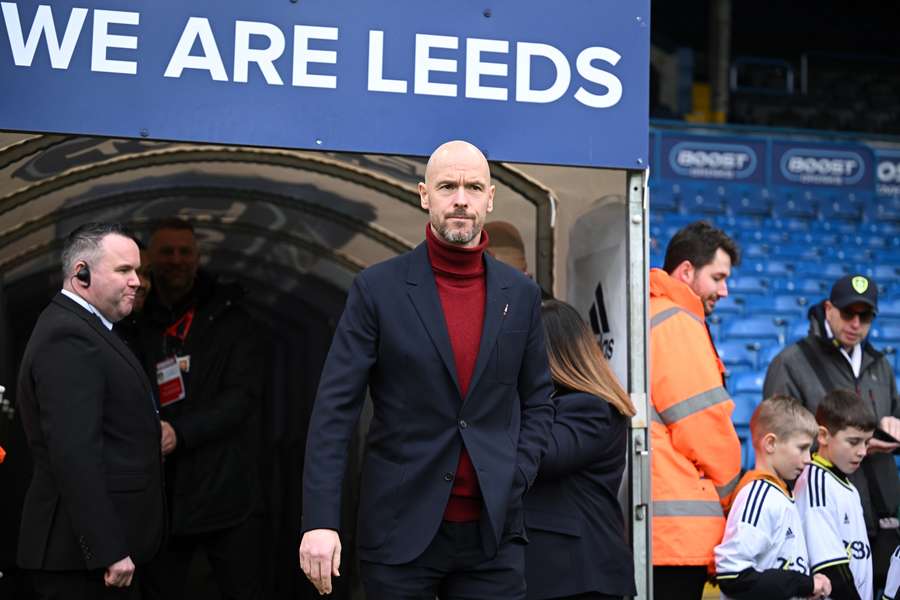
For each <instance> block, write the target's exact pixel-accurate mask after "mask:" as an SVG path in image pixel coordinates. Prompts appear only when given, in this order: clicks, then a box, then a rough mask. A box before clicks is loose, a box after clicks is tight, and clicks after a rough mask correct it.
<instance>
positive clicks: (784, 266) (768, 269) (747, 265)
mask: <svg viewBox="0 0 900 600" xmlns="http://www.w3.org/2000/svg"><path fill="white" fill-rule="evenodd" d="M737 271H738V274H741V275H769V276H773V275H774V276H778V275H787V274H788V273H791V272H792V271H793V264H790V263H787V262H785V261H783V260H776V259H769V260H758V259H748V260H745V261H743V262H742V263H741V266H740V267H738V269H737Z"/></svg>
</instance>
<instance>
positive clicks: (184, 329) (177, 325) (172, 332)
mask: <svg viewBox="0 0 900 600" xmlns="http://www.w3.org/2000/svg"><path fill="white" fill-rule="evenodd" d="M193 322H194V308H189V309H188V311H187V312H186V313H184V314H183V315H182V316H181V318H180V319H178V320H177V321H175V322H174V323H172V324H171V325H169V327H168V328H166V331H165V336H166V337H173V338H177V339H178V340H180V341H181V343H182V344H184V340H186V339H187V336H188V332H190V330H191V324H192V323H193Z"/></svg>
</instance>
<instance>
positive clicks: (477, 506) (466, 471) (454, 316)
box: [425, 224, 488, 522]
mask: <svg viewBox="0 0 900 600" xmlns="http://www.w3.org/2000/svg"><path fill="white" fill-rule="evenodd" d="M425 239H426V240H427V241H428V258H429V260H430V261H431V270H432V271H433V272H434V282H435V283H436V284H437V291H438V296H439V297H440V299H441V307H442V308H443V309H444V320H445V321H446V323H447V333H449V334H450V346H451V347H452V348H453V359H454V362H455V364H456V377H457V380H456V383H457V385H458V386H459V393H460V396H461V397H460V402H462V401H463V400H465V397H466V393H467V392H468V391H469V382H470V381H471V379H472V372H473V371H474V370H475V360H476V359H477V358H478V349H479V348H480V347H481V330H482V326H483V325H484V301H485V281H484V259H483V254H484V249H485V248H487V245H488V235H487V232H486V231H484V232H482V234H481V243H480V244H478V245H477V246H476V247H474V248H463V247H461V246H455V245H452V244H448V243H447V242H445V241H443V240H441V239H440V238H438V237H437V236H436V235H435V234H434V232H432V230H431V225H430V224H429V225H426V226H425ZM480 517H481V489H480V488H479V487H478V477H477V475H476V474H475V467H474V466H473V465H472V459H470V458H469V453H468V452H467V451H466V448H465V446H463V449H462V451H461V452H460V454H459V463H458V464H457V467H456V477H455V478H454V480H453V489H452V490H451V491H450V501H449V502H448V503H447V508H446V509H445V510H444V519H445V520H447V521H454V522H466V521H477V520H478V519H479V518H480Z"/></svg>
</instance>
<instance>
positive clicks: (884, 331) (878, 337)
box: [869, 318, 900, 346]
mask: <svg viewBox="0 0 900 600" xmlns="http://www.w3.org/2000/svg"><path fill="white" fill-rule="evenodd" d="M869 338H870V339H871V340H872V341H874V342H877V343H878V344H892V345H894V346H896V345H898V344H900V320H897V319H882V318H879V319H875V322H874V323H872V329H871V330H869Z"/></svg>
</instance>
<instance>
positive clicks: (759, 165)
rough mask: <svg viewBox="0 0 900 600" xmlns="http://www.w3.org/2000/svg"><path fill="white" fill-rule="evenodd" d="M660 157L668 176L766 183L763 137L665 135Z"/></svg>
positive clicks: (671, 177)
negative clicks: (761, 138)
mask: <svg viewBox="0 0 900 600" xmlns="http://www.w3.org/2000/svg"><path fill="white" fill-rule="evenodd" d="M660 159H661V161H662V165H661V168H662V176H663V177H664V178H667V179H695V180H715V181H719V182H724V181H729V182H734V183H753V184H763V183H765V176H766V172H765V166H766V144H765V141H763V140H760V139H753V138H747V139H738V138H728V137H722V138H719V137H699V136H686V135H664V136H663V137H662V148H661V155H660Z"/></svg>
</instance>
